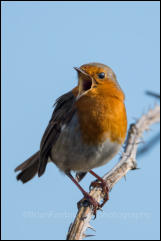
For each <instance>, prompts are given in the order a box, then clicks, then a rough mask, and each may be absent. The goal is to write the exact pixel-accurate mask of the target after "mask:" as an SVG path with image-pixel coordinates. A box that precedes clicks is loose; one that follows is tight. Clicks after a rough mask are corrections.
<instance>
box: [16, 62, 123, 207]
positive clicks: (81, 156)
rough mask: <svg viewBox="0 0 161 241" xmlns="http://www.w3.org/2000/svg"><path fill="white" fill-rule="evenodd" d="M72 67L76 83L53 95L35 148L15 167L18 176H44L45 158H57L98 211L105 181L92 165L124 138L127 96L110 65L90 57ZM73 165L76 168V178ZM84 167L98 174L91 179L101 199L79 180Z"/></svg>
mask: <svg viewBox="0 0 161 241" xmlns="http://www.w3.org/2000/svg"><path fill="white" fill-rule="evenodd" d="M75 70H76V71H77V73H78V85H77V87H75V88H74V89H72V90H71V91H69V92H67V93H66V94H64V95H62V96H61V97H59V98H58V99H57V100H56V103H55V108H54V111H53V114H52V117H51V119H50V121H49V124H48V126H47V128H46V130H45V132H44V135H43V137H42V140H41V143H40V149H39V151H38V152H36V153H35V154H34V155H33V156H31V157H30V158H29V159H27V160H26V161H25V162H23V163H22V164H20V165H19V166H18V167H17V168H16V169H15V171H21V172H20V173H19V174H18V175H17V180H21V181H22V182H23V183H26V182H28V181H29V180H31V179H32V178H33V177H34V176H35V175H36V174H38V176H39V177H40V176H42V174H43V173H44V172H45V168H46V165H47V163H48V162H49V161H51V162H53V163H55V164H56V166H57V167H58V168H59V169H60V170H61V171H63V172H64V173H65V174H66V175H67V176H68V177H69V178H70V179H71V180H72V181H73V182H74V183H75V184H76V185H77V187H78V188H79V189H80V190H81V192H82V193H83V195H84V198H85V199H86V200H87V201H89V203H90V204H92V205H93V210H94V212H96V210H97V209H99V208H100V207H102V206H103V205H104V203H105V202H106V201H107V200H108V187H107V185H106V183H105V182H104V180H103V179H102V178H101V177H99V176H98V175H97V174H96V173H94V172H93V171H92V169H93V168H96V167H99V166H102V165H105V164H106V163H107V162H108V161H110V160H111V159H112V158H113V157H114V156H115V155H116V154H117V153H118V151H119V150H120V148H121V146H122V144H123V143H124V140H125V137H126V131H127V117H126V109H125V105H124V98H125V96H124V93H123V91H122V90H121V88H120V85H119V84H118V82H117V79H116V75H115V74H114V72H113V71H112V69H111V68H110V67H108V66H106V65H104V64H100V63H89V64H85V65H82V66H81V67H80V68H76V67H75ZM71 171H74V172H76V176H75V178H74V177H73V176H72V174H71ZM88 172H89V173H90V174H92V175H93V176H95V177H96V178H97V179H98V180H97V182H94V183H93V184H92V185H93V186H96V185H97V186H98V185H100V186H101V187H102V188H103V191H104V193H105V194H106V195H105V197H104V200H103V203H102V204H99V203H98V202H97V201H96V200H95V199H94V198H93V197H91V196H90V195H89V193H87V192H86V191H85V190H84V189H83V188H82V187H81V186H80V184H79V182H80V181H81V180H82V179H83V178H84V176H85V175H86V173H88Z"/></svg>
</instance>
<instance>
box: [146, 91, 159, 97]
mask: <svg viewBox="0 0 161 241" xmlns="http://www.w3.org/2000/svg"><path fill="white" fill-rule="evenodd" d="M146 94H147V95H150V96H152V97H155V98H157V99H160V94H157V93H155V92H152V91H149V90H147V91H146Z"/></svg>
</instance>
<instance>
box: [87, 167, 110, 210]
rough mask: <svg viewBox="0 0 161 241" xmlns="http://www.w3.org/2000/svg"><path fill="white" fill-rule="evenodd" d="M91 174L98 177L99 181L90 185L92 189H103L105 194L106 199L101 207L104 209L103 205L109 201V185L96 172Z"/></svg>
mask: <svg viewBox="0 0 161 241" xmlns="http://www.w3.org/2000/svg"><path fill="white" fill-rule="evenodd" d="M89 173H90V174H91V175H92V176H94V177H96V178H97V180H96V181H94V182H92V183H91V185H90V188H91V187H101V188H102V190H103V193H104V198H103V203H102V204H101V207H103V205H104V204H105V203H106V202H107V201H108V200H109V188H108V185H107V183H106V182H105V180H104V179H103V178H101V177H100V176H98V175H97V174H96V173H95V172H93V171H92V170H90V171H89Z"/></svg>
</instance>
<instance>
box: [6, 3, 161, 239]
mask: <svg viewBox="0 0 161 241" xmlns="http://www.w3.org/2000/svg"><path fill="white" fill-rule="evenodd" d="M159 19H160V11H159V2H155V1H153V2H152V1H149V2H146V1H145V2H101V1H100V2H88V1H87V2H48V1H43V2H27V1H26V2H25V1H24V2H21V1H20V2H14V1H13V2H7V1H6V2H5V1H2V181H3V182H2V239H5V240H15V239H18V240H20V239H22V240H30V239H35V240H44V239H46V240H53V239H58V240H62V239H65V237H66V233H67V230H68V227H69V224H70V223H71V222H72V221H73V218H74V216H75V214H76V212H77V207H76V203H77V201H79V200H80V199H81V197H82V195H81V193H80V192H79V190H77V188H76V187H75V186H74V184H73V183H71V181H70V180H68V178H67V177H65V176H64V175H63V174H62V173H60V171H59V170H58V169H57V168H56V166H54V165H53V164H49V165H48V167H47V170H46V173H45V175H43V176H42V177H41V178H38V177H35V178H34V179H33V180H32V181H31V182H29V183H27V184H25V185H23V184H22V183H20V182H17V181H16V178H15V176H16V175H15V173H14V172H13V170H14V168H15V167H16V166H17V165H18V164H20V163H21V162H22V161H24V160H25V159H27V158H28V157H29V156H30V155H31V154H33V153H34V152H35V151H37V150H38V148H39V143H40V139H41V136H42V134H43V132H44V129H45V127H46V125H47V124H48V121H49V119H50V116H51V113H52V105H53V103H54V101H55V99H56V98H57V97H59V96H60V95H61V94H63V93H64V92H66V91H68V90H70V89H71V88H73V87H74V86H75V85H76V84H77V75H76V72H75V71H74V69H73V66H80V65H82V64H85V63H88V62H102V63H104V64H107V65H109V66H110V67H112V68H113V70H114V71H115V73H116V75H117V78H118V81H119V83H120V85H121V87H122V88H123V90H124V92H125V94H126V107H127V115H128V122H129V124H130V123H132V122H133V121H134V118H138V117H140V115H141V114H143V113H144V112H146V111H147V110H148V109H149V107H153V106H154V103H155V100H154V99H153V98H151V97H148V96H146V95H145V94H144V91H145V90H152V91H155V92H159V89H160V84H159V78H160V75H159V74H160V72H159V70H160V67H159V66H160V54H159V53H160V47H159V46H160V32H159V28H160V26H159ZM158 132H159V125H155V126H153V127H152V130H151V131H150V132H148V133H147V134H146V135H145V138H144V140H145V141H148V140H149V139H150V138H151V137H153V136H154V135H155V134H156V133H158ZM159 157H160V146H159V143H158V144H156V145H155V147H154V148H153V149H151V151H149V152H148V153H147V154H146V155H144V156H143V157H140V158H138V166H139V167H140V168H141V169H140V170H139V171H133V172H130V173H129V174H128V175H127V180H126V182H125V180H124V179H123V180H121V181H120V182H119V183H118V184H117V185H116V186H115V187H114V188H113V190H112V192H111V193H110V200H109V202H108V203H107V204H106V205H105V206H104V208H103V210H104V212H103V213H102V212H98V217H97V219H96V220H95V221H92V225H93V226H94V227H95V229H96V237H92V238H90V239H92V240H95V239H104V240H105V239H111V240H127V239H131V240H138V239H141V240H152V239H154V240H157V239H159V237H160V236H159V235H160V230H159V229H160V228H159V224H160V221H159V220H160V214H159V213H160V184H159V180H160V172H159V169H160V168H159V166H160V158H159ZM117 160H118V156H117V157H116V158H114V160H113V161H111V162H110V163H109V164H108V165H107V166H104V167H101V168H98V169H97V170H95V171H96V172H97V173H98V174H100V175H103V174H104V173H105V172H106V171H107V170H110V168H112V167H113V165H114V164H115V163H116V162H117ZM92 180H93V178H92V177H91V176H90V175H87V176H86V178H85V179H84V180H83V181H82V185H83V186H84V187H85V188H86V189H87V190H88V186H89V184H90V182H91V181H92ZM87 233H88V234H95V233H93V232H92V231H90V230H89V231H88V232H87Z"/></svg>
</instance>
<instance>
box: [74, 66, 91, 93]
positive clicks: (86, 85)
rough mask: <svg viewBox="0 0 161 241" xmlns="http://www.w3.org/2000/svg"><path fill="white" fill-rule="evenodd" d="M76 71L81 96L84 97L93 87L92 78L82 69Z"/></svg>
mask: <svg viewBox="0 0 161 241" xmlns="http://www.w3.org/2000/svg"><path fill="white" fill-rule="evenodd" d="M74 69H75V70H76V71H77V73H78V80H79V81H78V87H79V94H78V95H82V94H83V93H84V92H86V91H87V90H89V89H90V88H91V86H92V77H91V76H90V75H89V74H87V73H86V72H85V71H84V70H82V69H81V68H77V67H74Z"/></svg>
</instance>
